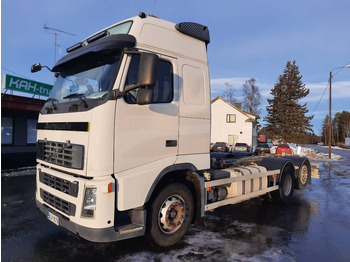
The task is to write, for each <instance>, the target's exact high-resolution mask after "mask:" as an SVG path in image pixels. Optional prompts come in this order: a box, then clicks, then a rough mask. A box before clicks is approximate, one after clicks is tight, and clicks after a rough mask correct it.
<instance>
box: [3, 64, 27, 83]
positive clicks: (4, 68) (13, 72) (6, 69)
mask: <svg viewBox="0 0 350 262" xmlns="http://www.w3.org/2000/svg"><path fill="white" fill-rule="evenodd" d="M1 69H2V70H5V71H8V72H10V73H12V74H15V75H17V76H20V77H24V78H26V79H29V80H33V79H30V77H27V76H25V75H22V74H20V73H17V72H15V71H12V70H10V69H8V68H6V67H3V66H2V67H1ZM33 81H34V80H33Z"/></svg>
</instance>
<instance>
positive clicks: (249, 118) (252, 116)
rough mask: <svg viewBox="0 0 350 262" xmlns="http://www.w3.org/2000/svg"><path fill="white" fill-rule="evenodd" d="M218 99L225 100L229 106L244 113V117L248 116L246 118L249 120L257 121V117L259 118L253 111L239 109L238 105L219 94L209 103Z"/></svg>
mask: <svg viewBox="0 0 350 262" xmlns="http://www.w3.org/2000/svg"><path fill="white" fill-rule="evenodd" d="M218 100H222V101H223V102H225V103H226V104H228V105H229V106H231V107H233V108H234V109H236V110H237V111H238V112H240V113H242V114H243V115H245V116H246V117H248V120H247V121H249V122H255V121H257V118H259V116H258V115H256V114H253V113H250V112H246V111H244V110H242V109H239V108H238V107H236V106H234V105H232V104H231V103H230V102H228V101H227V100H226V99H224V98H223V97H221V96H217V97H215V98H214V99H213V100H212V101H211V103H212V104H213V103H214V102H216V101H218Z"/></svg>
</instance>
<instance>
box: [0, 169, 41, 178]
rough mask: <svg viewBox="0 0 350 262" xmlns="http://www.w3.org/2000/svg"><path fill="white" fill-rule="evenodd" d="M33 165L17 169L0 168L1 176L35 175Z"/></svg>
mask: <svg viewBox="0 0 350 262" xmlns="http://www.w3.org/2000/svg"><path fill="white" fill-rule="evenodd" d="M35 172H36V170H35V166H31V167H21V168H17V169H9V170H1V177H16V176H32V175H35Z"/></svg>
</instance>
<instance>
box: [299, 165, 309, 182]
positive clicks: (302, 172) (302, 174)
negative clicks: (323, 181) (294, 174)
mask: <svg viewBox="0 0 350 262" xmlns="http://www.w3.org/2000/svg"><path fill="white" fill-rule="evenodd" d="M308 175H309V171H308V168H307V166H306V165H303V166H302V168H301V170H300V174H299V177H300V182H301V183H302V184H303V185H305V184H306V182H307V177H308Z"/></svg>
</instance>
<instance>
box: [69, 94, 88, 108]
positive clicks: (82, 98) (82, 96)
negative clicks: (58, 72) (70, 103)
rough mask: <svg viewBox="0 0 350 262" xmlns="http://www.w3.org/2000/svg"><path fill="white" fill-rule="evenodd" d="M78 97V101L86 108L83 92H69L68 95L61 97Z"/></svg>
mask: <svg viewBox="0 0 350 262" xmlns="http://www.w3.org/2000/svg"><path fill="white" fill-rule="evenodd" d="M75 97H78V98H79V99H80V101H81V102H82V103H83V104H84V107H85V108H87V107H88V104H87V103H86V98H85V95H84V94H78V93H74V94H70V95H68V96H65V97H63V99H66V98H75Z"/></svg>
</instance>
